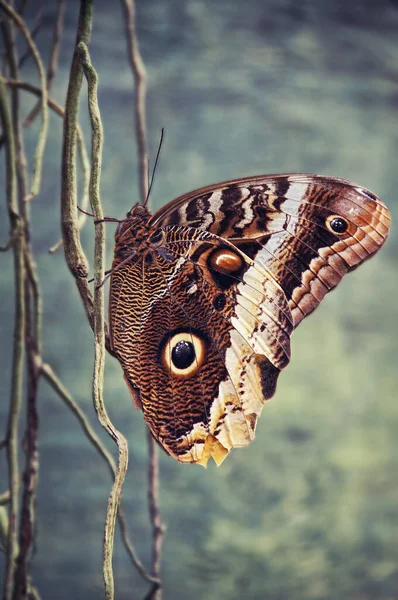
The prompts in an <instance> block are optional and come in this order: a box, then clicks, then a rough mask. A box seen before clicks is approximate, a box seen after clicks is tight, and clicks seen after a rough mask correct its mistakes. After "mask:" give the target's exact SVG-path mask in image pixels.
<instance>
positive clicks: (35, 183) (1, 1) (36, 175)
mask: <svg viewBox="0 0 398 600" xmlns="http://www.w3.org/2000/svg"><path fill="white" fill-rule="evenodd" d="M0 8H1V9H2V10H3V11H4V12H5V13H6V14H7V15H8V16H9V17H10V18H11V19H12V20H13V21H14V23H15V24H16V25H17V27H18V28H19V29H20V30H21V32H22V33H23V35H24V37H25V39H26V41H27V43H28V46H29V48H30V50H31V52H32V56H33V58H34V61H35V63H36V65H37V69H38V71H39V75H40V87H41V90H42V95H41V114H42V123H41V128H40V133H39V137H38V141H37V147H36V153H35V161H34V168H33V179H32V185H31V193H30V197H29V198H27V200H30V199H32V198H33V197H34V196H36V195H37V194H38V193H39V190H40V181H41V168H42V162H43V154H44V148H45V145H46V140H47V130H48V108H47V88H46V73H45V70H44V66H43V62H42V60H41V58H40V54H39V51H38V49H37V47H36V44H35V43H34V41H33V39H32V36H31V35H30V33H29V29H28V28H27V27H26V25H25V23H24V21H23V19H22V18H21V17H20V16H19V15H18V13H16V12H15V10H14V9H13V8H12V7H11V6H10V5H9V4H7V3H6V2H5V0H0Z"/></svg>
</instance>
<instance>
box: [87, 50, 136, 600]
mask: <svg viewBox="0 0 398 600" xmlns="http://www.w3.org/2000/svg"><path fill="white" fill-rule="evenodd" d="M77 50H78V52H79V54H80V56H81V59H82V65H83V70H84V75H85V77H86V79H87V86H88V105H89V112H90V120H91V129H92V144H91V177H90V202H91V208H92V211H93V213H94V218H95V221H98V222H96V226H95V248H94V263H95V265H94V284H95V292H94V347H95V355H94V374H93V401H94V407H95V410H96V412H97V415H98V419H99V421H100V423H101V425H102V426H103V427H104V429H105V430H106V431H107V432H108V433H109V435H110V436H111V437H112V439H113V440H114V441H115V442H116V444H117V446H118V454H119V461H118V468H117V472H116V475H115V481H114V484H113V486H112V489H111V493H110V495H109V500H108V510H107V515H106V522H105V533H104V563H103V574H104V582H105V598H106V599H107V600H113V598H114V581H113V568H112V557H113V545H114V537H115V524H116V515H117V511H118V508H119V503H120V496H121V492H122V485H123V482H124V478H125V475H126V471H127V465H128V447H127V441H126V439H125V438H124V437H123V435H122V434H121V433H120V432H119V431H118V430H117V429H116V428H115V427H114V425H113V424H112V422H111V421H110V419H109V416H108V414H107V410H106V407H105V404H104V400H103V394H102V390H103V378H104V365H105V328H104V320H105V308H104V307H105V302H104V289H103V287H102V286H101V281H102V280H103V278H104V274H105V268H104V254H105V227H104V223H103V218H104V215H103V212H102V207H101V202H100V175H101V158H102V124H101V117H100V113H99V108H98V100H97V87H98V77H97V73H96V72H95V70H94V68H93V66H92V64H91V61H90V56H89V53H88V49H87V46H86V44H84V43H83V42H80V43H79V44H78V46H77Z"/></svg>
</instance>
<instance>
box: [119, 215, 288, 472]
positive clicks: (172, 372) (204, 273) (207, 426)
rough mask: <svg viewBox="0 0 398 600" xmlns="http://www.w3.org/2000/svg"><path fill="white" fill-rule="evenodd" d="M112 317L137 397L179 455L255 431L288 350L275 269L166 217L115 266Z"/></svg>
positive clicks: (215, 448) (220, 449) (216, 449)
mask: <svg viewBox="0 0 398 600" xmlns="http://www.w3.org/2000/svg"><path fill="white" fill-rule="evenodd" d="M110 325H111V337H112V344H113V350H114V352H115V354H116V356H117V358H118V359H119V361H120V363H121V365H122V367H123V370H124V373H125V378H126V381H127V383H128V385H129V387H130V390H131V392H132V395H133V398H134V400H135V404H137V403H138V404H139V405H140V407H141V408H142V409H143V412H144V417H145V420H146V422H147V423H148V425H149V427H150V429H151V431H152V434H153V435H154V437H155V438H156V439H157V440H158V441H159V442H160V443H161V445H162V446H163V447H164V448H165V450H166V451H167V452H168V453H169V454H171V455H172V456H174V457H175V458H177V459H178V460H180V461H181V462H200V463H202V464H206V463H207V460H208V458H209V457H210V456H212V457H213V458H214V460H215V461H216V462H217V463H218V464H219V463H220V462H222V460H223V459H224V458H225V456H226V455H227V454H228V452H229V451H230V450H231V448H233V447H235V446H244V445H247V444H248V443H250V441H251V440H252V439H253V437H254V430H255V426H256V422H257V418H258V416H259V414H260V412H261V409H262V407H263V404H264V402H265V400H266V399H267V398H270V397H271V396H272V395H273V394H274V391H275V386H276V380H277V377H278V374H279V372H280V370H281V369H282V368H284V367H285V366H286V365H287V364H288V362H289V358H290V335H291V331H292V318H291V312H290V309H289V306H288V303H287V300H286V297H285V294H284V293H283V291H282V289H281V288H280V286H279V285H278V284H277V283H276V282H275V280H274V278H273V277H271V276H270V275H269V274H268V273H266V272H265V271H264V270H263V269H262V268H261V267H259V266H258V265H255V263H254V261H252V260H251V259H250V258H249V257H247V256H246V255H245V254H244V253H242V252H241V251H239V250H238V249H237V248H236V247H235V246H233V245H232V244H230V243H229V242H228V241H225V240H223V239H221V238H219V237H218V236H215V235H214V234H211V233H209V232H205V231H200V230H198V229H193V228H190V227H174V226H173V227H165V228H164V230H163V240H162V242H161V244H159V245H158V246H157V248H156V249H153V250H151V251H149V252H148V253H147V254H145V255H143V256H141V257H140V256H137V258H136V259H135V260H133V261H132V262H131V263H128V264H125V265H122V267H121V268H119V269H117V270H116V269H115V271H114V273H113V275H112V282H111V301H110Z"/></svg>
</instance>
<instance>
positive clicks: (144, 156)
mask: <svg viewBox="0 0 398 600" xmlns="http://www.w3.org/2000/svg"><path fill="white" fill-rule="evenodd" d="M122 6H123V11H124V16H125V24H126V25H125V26H126V38H127V47H128V56H129V60H130V65H131V68H132V71H133V76H134V82H135V103H134V105H135V127H136V139H137V146H138V178H139V186H140V196H141V203H142V204H144V203H145V202H146V200H147V195H148V142H147V125H146V71H145V66H144V63H143V60H142V58H141V54H140V50H139V45H138V39H137V35H136V27H135V24H136V10H135V2H134V0H122ZM162 135H163V133H162ZM148 449H149V465H148V502H149V514H150V519H151V523H152V531H153V534H152V535H153V550H152V574H153V575H154V576H155V577H156V578H158V579H159V581H160V557H161V551H162V543H163V537H164V531H165V528H164V526H163V524H162V521H161V519H160V511H159V502H158V495H159V492H158V487H159V483H158V481H159V467H158V456H157V452H156V447H155V442H154V440H153V438H152V436H151V435H150V433H149V431H148ZM161 597H162V589H161V585H159V586H158V587H154V588H153V589H152V590H151V591H150V592H149V594H148V598H153V599H156V600H160V599H161Z"/></svg>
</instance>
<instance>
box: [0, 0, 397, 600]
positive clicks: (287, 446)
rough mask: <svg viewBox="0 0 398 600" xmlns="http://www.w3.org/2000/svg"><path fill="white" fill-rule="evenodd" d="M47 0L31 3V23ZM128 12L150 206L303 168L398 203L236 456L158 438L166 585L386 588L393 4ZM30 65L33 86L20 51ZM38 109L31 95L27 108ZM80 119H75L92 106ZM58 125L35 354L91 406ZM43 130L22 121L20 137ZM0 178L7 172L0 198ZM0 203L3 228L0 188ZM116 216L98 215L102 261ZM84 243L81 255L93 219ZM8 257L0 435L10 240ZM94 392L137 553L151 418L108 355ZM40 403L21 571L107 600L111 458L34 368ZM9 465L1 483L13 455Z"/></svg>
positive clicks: (37, 243) (120, 32)
mask: <svg viewBox="0 0 398 600" xmlns="http://www.w3.org/2000/svg"><path fill="white" fill-rule="evenodd" d="M38 4H39V3H38V2H36V1H34V2H31V3H30V4H29V15H30V16H29V22H30V23H31V24H32V22H33V19H32V18H31V17H32V15H33V13H34V10H35V8H36V9H37V5H38ZM94 4H95V17H94V30H93V36H92V44H91V52H92V59H93V62H94V65H95V66H96V68H97V70H98V72H99V77H100V91H99V100H100V106H101V111H102V116H103V122H104V128H105V148H104V165H103V178H102V201H103V206H104V211H105V213H106V214H108V215H112V216H115V217H119V216H123V215H124V214H125V213H126V211H127V210H128V209H129V208H130V207H131V205H132V204H133V203H134V202H135V201H136V200H137V199H138V198H137V191H138V186H137V178H136V147H135V141H134V133H133V132H134V129H133V104H132V99H133V93H132V75H131V71H130V68H129V66H128V62H127V58H126V44H125V38H124V28H123V19H122V15H121V10H120V6H119V3H118V2H106V1H105V0H103V1H99V0H97V1H96V2H95V3H94ZM44 7H45V15H46V19H45V28H44V30H43V31H42V32H41V33H40V35H39V37H38V39H37V41H38V44H39V47H40V49H41V50H42V52H43V53H44V55H46V56H47V54H48V50H49V47H50V42H51V36H52V33H51V27H52V22H53V17H54V12H55V9H56V3H55V2H50V0H47V1H46V2H44ZM78 9H79V2H78V1H77V0H70V1H69V3H68V7H67V14H66V23H65V36H64V39H63V44H62V51H61V65H60V70H59V72H58V74H57V78H56V81H55V85H54V88H53V91H52V93H51V96H53V97H54V98H55V99H56V100H57V101H58V102H59V103H61V104H63V103H64V99H65V91H66V85H67V79H68V71H69V66H70V61H71V56H72V51H73V43H74V37H75V28H76V20H77V14H78ZM137 12H138V14H137V18H138V35H139V40H140V44H141V49H142V54H143V58H144V60H145V63H146V67H147V70H148V77H149V81H148V83H149V94H148V121H149V135H150V144H151V158H152V160H153V158H154V154H155V151H156V145H157V140H158V137H159V133H160V129H161V127H165V129H166V141H165V144H164V148H163V151H162V156H161V161H160V167H159V170H158V172H157V176H156V182H155V188H154V193H153V205H154V207H159V206H161V205H162V204H163V203H165V202H167V201H169V200H171V199H172V198H174V197H175V196H177V195H180V194H182V193H184V192H186V191H189V190H191V189H194V188H196V187H200V186H203V185H206V184H210V183H214V182H216V181H222V180H225V179H230V178H236V177H241V176H242V177H243V176H247V175H256V174H261V173H278V172H288V171H307V172H317V173H321V174H326V175H334V176H338V177H343V178H347V179H352V180H354V181H356V182H357V183H359V184H361V185H362V186H365V187H368V188H370V189H371V190H373V191H375V192H376V193H377V194H378V195H379V196H380V197H381V198H382V199H383V200H384V201H385V202H386V204H387V205H388V206H389V207H390V209H391V212H392V216H393V229H392V233H391V237H390V239H389V241H388V243H387V245H386V247H385V248H384V249H383V250H382V251H381V252H380V254H379V255H378V256H377V257H376V258H375V259H374V260H372V261H370V262H369V263H368V264H366V265H365V266H363V267H362V268H360V269H359V270H358V271H356V272H355V273H353V274H352V275H350V276H349V277H347V279H345V280H344V281H343V283H342V284H341V286H340V287H339V289H338V290H337V291H335V292H333V293H332V294H331V295H330V296H328V297H327V298H326V300H325V301H324V303H323V304H322V306H321V307H320V308H319V309H318V310H317V311H316V313H315V314H314V315H313V316H311V317H310V318H309V319H308V320H306V321H305V322H304V323H303V325H302V326H301V327H300V328H299V329H298V331H297V333H295V334H294V341H293V359H292V363H291V366H290V367H289V368H288V370H287V372H286V373H284V374H283V375H282V376H281V378H280V383H279V387H278V391H277V394H276V397H275V398H274V399H273V400H272V401H271V402H269V403H268V404H267V406H266V407H265V409H264V411H263V416H262V418H261V420H260V422H259V425H258V429H257V437H256V440H255V442H254V443H253V444H252V445H251V446H250V447H248V448H247V449H241V450H235V451H233V452H232V454H231V455H230V456H229V457H228V459H227V460H226V462H225V463H224V464H223V465H222V467H221V468H219V469H217V468H216V467H215V466H214V465H210V466H209V468H208V469H207V470H204V469H203V468H201V467H199V466H195V465H192V466H187V465H179V464H178V463H177V462H175V461H174V460H173V459H171V458H167V457H166V456H165V455H163V453H162V455H161V457H160V468H161V488H160V489H161V496H160V500H161V509H162V516H163V519H164V521H165V522H166V523H167V534H166V538H165V544H164V552H163V577H164V589H165V598H166V600H185V599H186V598H195V599H200V600H202V599H207V598H215V599H217V600H235V599H240V598H245V599H250V600H263V599H267V600H309V599H312V600H335V599H340V598H341V599H343V598H344V599H351V600H376V599H380V600H381V599H383V600H393V599H395V598H398V485H397V484H398V475H397V471H398V447H397V428H398V402H397V400H398V398H397V396H398V394H397V384H398V365H397V339H398V327H397V318H398V303H397V294H398V278H397V255H398V235H397V233H396V229H395V228H394V217H395V223H397V222H398V202H397V189H398V164H397V151H398V112H397V109H398V3H397V2H396V1H392V0H391V1H387V0H379V2H375V1H374V0H350V1H347V0H338V1H337V0H336V1H334V2H329V1H328V0H302V1H301V2H297V1H295V0H264V1H261V0H228V1H227V0H224V1H218V2H215V1H213V2H212V1H210V0H145V1H144V0H137ZM24 73H25V74H24V77H25V78H26V79H28V80H30V81H34V82H36V83H37V78H36V73H35V70H34V68H33V66H32V62H29V63H26V65H25V67H24ZM32 104H33V101H32V100H31V98H29V97H28V96H26V95H25V96H24V108H25V109H26V111H27V110H28V109H29V108H30V107H31V106H32ZM81 115H82V121H83V123H84V128H85V131H86V132H87V133H88V132H89V128H88V124H87V116H86V107H85V103H84V102H83V103H82V110H81ZM61 131H62V127H61V123H60V119H59V118H58V117H56V116H54V115H51V127H50V138H49V143H48V147H47V151H46V156H45V165H44V180H43V186H42V193H41V194H40V196H39V197H38V198H36V199H35V200H34V202H33V204H32V213H33V214H32V218H33V231H34V239H33V244H34V248H35V250H36V252H37V256H38V261H39V269H40V276H41V280H42V285H43V291H44V296H45V301H44V302H45V313H44V318H45V332H44V336H45V340H44V341H45V346H44V347H45V357H46V359H47V360H48V361H49V362H50V363H51V364H52V365H53V366H54V368H55V370H56V371H57V373H58V374H59V375H60V377H61V378H62V380H63V382H64V383H65V385H66V386H67V387H68V388H69V389H70V391H71V392H72V393H73V394H74V396H75V397H76V399H77V400H78V402H79V403H80V405H81V406H82V407H84V409H85V410H86V411H87V413H88V414H89V415H90V417H91V420H92V421H93V422H95V415H94V411H93V409H92V406H91V388H90V386H91V372H92V362H93V342H92V334H91V331H90V329H89V327H88V325H87V323H86V320H85V317H84V314H83V309H82V305H81V302H80V300H79V298H78V295H77V292H76V288H75V284H74V282H73V280H72V277H71V275H70V274H69V272H68V270H67V268H66V266H65V262H64V259H63V256H62V251H61V252H60V253H58V254H57V255H55V256H50V255H49V254H48V253H47V249H48V247H49V246H50V245H52V244H53V243H54V242H56V241H57V239H58V238H59V234H60V228H59V192H60V154H61ZM36 132H37V127H36V129H33V130H32V131H29V132H26V143H27V146H28V149H29V150H31V149H32V148H33V146H34V143H35V139H36V138H35V133H36ZM1 178H2V181H3V179H4V170H3V171H2V172H1ZM3 190H4V187H3V183H2V184H1V197H2V198H4V191H3ZM1 211H2V212H1V215H0V216H1V224H0V225H1V227H0V234H1V243H4V241H5V240H6V238H7V233H8V225H7V220H6V215H5V212H4V201H2V202H1ZM113 230H114V226H113V225H112V224H110V225H109V226H108V234H109V245H108V264H109V265H110V263H111V254H112V237H113ZM83 241H84V244H85V248H86V250H87V253H88V254H89V256H92V241H93V227H92V224H91V223H88V224H87V227H86V229H85V231H84V234H83ZM0 261H1V262H0V264H1V290H2V293H1V306H0V311H1V317H2V318H1V336H0V343H1V346H0V352H1V354H0V360H1V365H2V373H3V374H2V377H1V379H0V386H1V388H0V397H1V406H0V411H1V412H0V418H1V428H2V431H4V429H5V418H6V415H7V405H8V397H9V381H10V365H11V357H10V354H11V341H12V315H13V272H12V256H11V255H10V254H9V253H8V254H6V255H2V256H1V257H0ZM105 399H106V404H107V406H108V408H109V412H110V414H111V417H112V418H113V419H114V422H115V424H116V425H117V426H118V427H119V428H120V429H121V430H122V431H123V432H124V433H125V435H126V436H127V438H128V440H129V443H130V469H129V472H128V476H127V480H126V484H125V487H124V499H125V508H126V513H127V515H128V521H129V527H130V530H131V533H132V536H133V539H134V542H135V544H136V547H137V550H138V551H139V554H140V555H141V557H142V559H143V560H144V562H145V563H146V564H149V559H150V543H149V542H150V528H149V522H148V516H147V504H146V466H147V447H146V441H145V432H144V423H143V420H142V416H141V414H140V413H139V412H137V411H134V410H133V408H132V406H131V400H130V397H129V394H128V392H127V389H126V387H125V384H124V382H123V379H122V373H121V369H120V367H119V365H118V364H117V363H116V361H115V360H114V359H112V358H109V359H108V361H107V367H106V385H105ZM40 414H41V420H40V452H41V454H40V461H41V471H40V488H39V495H38V509H37V511H38V523H37V544H36V545H37V551H36V554H35V555H34V557H33V574H34V581H35V583H36V584H37V586H38V588H39V590H40V591H41V593H42V597H43V599H47V598H58V599H59V600H66V599H70V598H79V599H80V598H84V599H85V600H94V599H97V598H101V597H102V594H103V592H102V572H101V560H102V557H101V551H102V535H103V522H104V515H105V509H106V502H107V496H108V491H109V487H110V477H109V473H108V470H107V468H106V467H105V465H104V463H103V462H102V460H101V459H100V458H99V457H98V455H97V454H96V453H95V451H94V450H93V449H92V447H91V446H90V445H89V444H88V442H87V440H86V438H85V437H84V436H83V435H82V432H81V430H80V428H79V425H78V424H77V423H76V421H75V418H74V417H73V415H72V414H71V413H70V412H68V410H67V409H66V408H65V406H64V405H63V404H61V402H60V400H59V399H58V398H57V397H56V396H55V395H54V393H53V392H52V391H51V390H50V389H49V388H48V387H47V385H46V384H45V382H44V381H43V382H42V384H41V392H40ZM97 430H98V431H99V433H100V435H101V437H102V439H103V440H104V442H105V443H106V444H107V446H108V447H109V448H110V449H112V450H113V451H114V448H113V446H112V444H111V443H110V442H108V440H107V439H106V436H105V435H104V434H103V433H102V431H101V430H100V428H99V427H97ZM2 435H3V434H2V433H1V432H0V437H1V436H2ZM0 468H1V484H0V485H1V487H0V491H3V489H5V487H6V482H5V474H6V463H5V459H4V452H3V453H2V454H1V457H0ZM0 562H2V557H1V556H0ZM0 566H1V565H0ZM114 567H115V577H116V597H117V598H118V600H127V599H131V598H142V597H143V596H144V594H145V590H146V589H147V587H146V585H144V583H143V582H142V580H141V579H140V577H139V576H138V575H137V574H136V573H135V572H134V571H132V569H131V566H130V563H129V560H128V558H127V556H126V554H125V551H124V549H123V547H122V545H121V543H120V539H119V535H118V537H117V543H116V548H115V558H114ZM0 577H1V576H0Z"/></svg>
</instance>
